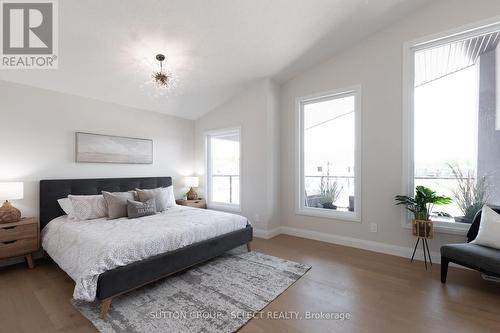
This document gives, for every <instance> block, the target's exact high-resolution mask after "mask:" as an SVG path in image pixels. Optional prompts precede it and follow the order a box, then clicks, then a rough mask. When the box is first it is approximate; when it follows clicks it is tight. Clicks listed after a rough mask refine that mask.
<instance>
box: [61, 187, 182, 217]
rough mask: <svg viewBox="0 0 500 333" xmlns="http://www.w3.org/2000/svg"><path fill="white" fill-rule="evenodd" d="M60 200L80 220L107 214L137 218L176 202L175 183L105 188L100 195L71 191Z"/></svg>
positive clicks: (70, 213) (172, 205)
mask: <svg viewBox="0 0 500 333" xmlns="http://www.w3.org/2000/svg"><path fill="white" fill-rule="evenodd" d="M57 202H58V203H59V205H60V206H61V208H62V209H63V211H64V212H65V213H66V214H67V215H68V217H69V218H70V219H71V220H77V221H83V220H92V219H98V218H104V217H107V218H108V219H110V220H112V219H117V218H121V217H128V218H137V217H141V216H148V215H154V214H156V212H163V211H165V210H167V209H168V208H171V207H174V206H175V205H176V203H175V196H174V188H173V186H168V187H159V188H155V189H136V190H135V191H128V192H107V191H102V194H98V195H69V196H68V197H67V198H62V199H59V200H57Z"/></svg>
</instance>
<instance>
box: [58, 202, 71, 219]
mask: <svg viewBox="0 0 500 333" xmlns="http://www.w3.org/2000/svg"><path fill="white" fill-rule="evenodd" d="M57 202H58V203H59V206H61V208H62V210H63V211H64V212H65V213H66V215H68V216H70V215H72V214H73V205H72V204H71V200H69V198H62V199H58V200H57Z"/></svg>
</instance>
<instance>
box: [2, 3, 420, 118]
mask: <svg viewBox="0 0 500 333" xmlns="http://www.w3.org/2000/svg"><path fill="white" fill-rule="evenodd" d="M429 2H430V0H376V1H375V0H146V1H137V0H106V1H102V0H64V1H59V68H58V69H56V70H0V79H2V80H6V81H13V82H16V83H21V84H26V85H31V86H36V87H41V88H45V89H50V90H55V91H59V92H63V93H69V94H74V95H79V96H84V97H90V98H94V99H98V100H102V101H107V102H112V103H116V104H121V105H126V106H131V107H136V108H140V109H145V110H151V111H156V112H162V113H166V114H171V115H175V116H179V117H184V118H189V119H195V118H197V117H200V116H201V115H203V114H205V113H206V112H209V111H210V110H212V109H213V108H214V107H216V106H217V105H219V104H221V103H223V102H224V101H225V100H227V99H228V98H230V97H231V96H233V95H234V94H236V93H238V92H239V91H241V90H243V89H244V88H245V87H246V86H247V85H248V84H249V83H250V82H253V81H254V80H256V79H259V78H263V77H272V78H274V79H275V80H277V81H278V82H284V81H286V80H287V79H289V78H291V77H293V76H294V75H296V74H297V73H299V72H300V71H302V70H304V69H306V68H308V67H310V66H311V65H313V64H315V63H317V62H320V61H323V60H326V59H327V58H329V57H331V56H332V55H333V54H335V53H336V52H338V51H339V50H341V49H342V48H345V47H347V46H349V45H351V44H354V43H356V42H358V41H360V40H361V39H363V38H364V37H366V36H368V35H370V34H372V33H374V32H375V31H377V30H379V29H381V28H382V27H384V26H386V25H389V24H390V23H392V22H393V21H395V20H397V19H400V18H401V17H403V16H405V15H407V14H408V13H410V12H411V11H413V10H416V9H417V8H419V7H420V6H423V5H425V4H427V3H429ZM157 53H164V54H165V55H166V56H167V68H168V69H169V71H171V72H173V73H174V74H175V76H176V86H175V87H174V88H173V89H171V90H170V91H168V92H167V93H164V94H163V95H159V94H158V92H157V90H156V88H155V87H154V85H152V84H151V73H152V71H153V70H155V69H157V62H156V61H155V59H154V57H155V55H156V54H157Z"/></svg>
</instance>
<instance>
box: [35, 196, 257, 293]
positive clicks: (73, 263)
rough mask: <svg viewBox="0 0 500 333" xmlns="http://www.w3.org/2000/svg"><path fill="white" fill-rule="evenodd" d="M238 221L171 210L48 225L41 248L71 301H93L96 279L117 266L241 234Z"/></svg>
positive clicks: (61, 219) (218, 214) (241, 225)
mask: <svg viewBox="0 0 500 333" xmlns="http://www.w3.org/2000/svg"><path fill="white" fill-rule="evenodd" d="M246 225H247V219H246V218H245V217H243V216H239V215H235V214H229V213H223V212H217V211H213V210H206V209H196V208H190V207H185V206H175V207H172V208H169V209H168V210H167V211H164V212H162V213H159V214H157V215H152V216H146V217H142V218H137V219H127V218H120V219H116V220H106V219H105V218H101V219H95V220H88V221H72V220H69V219H68V218H67V216H66V215H65V216H60V217H58V218H56V219H54V220H52V221H51V222H50V223H49V224H47V226H46V227H45V228H44V229H43V230H42V246H43V248H44V250H45V251H46V252H47V253H48V254H49V255H50V257H51V258H52V259H53V260H54V261H55V262H56V263H57V264H58V265H59V267H61V268H62V269H63V270H64V271H65V272H66V273H68V275H69V276H70V277H71V278H72V279H73V280H74V281H75V282H76V286H75V291H74V293H73V297H74V298H75V299H80V300H85V301H93V300H94V299H95V296H96V289H97V279H98V277H99V274H101V273H103V272H106V271H108V270H110V269H113V268H116V267H118V266H124V265H127V264H130V263H132V262H135V261H139V260H142V259H146V258H149V257H152V256H154V255H157V254H161V253H164V252H168V251H172V250H175V249H178V248H181V247H184V246H187V245H190V244H193V243H196V242H200V241H203V240H206V239H209V238H213V237H216V236H220V235H222V234H225V233H228V232H231V231H235V230H239V229H243V228H245V226H246Z"/></svg>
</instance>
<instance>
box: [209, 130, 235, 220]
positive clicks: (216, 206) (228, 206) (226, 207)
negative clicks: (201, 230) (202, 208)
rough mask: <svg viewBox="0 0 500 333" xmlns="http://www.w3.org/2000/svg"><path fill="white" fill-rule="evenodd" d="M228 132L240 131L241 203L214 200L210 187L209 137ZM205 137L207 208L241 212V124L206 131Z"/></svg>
mask: <svg viewBox="0 0 500 333" xmlns="http://www.w3.org/2000/svg"><path fill="white" fill-rule="evenodd" d="M228 132H238V135H239V137H240V141H239V145H240V176H239V178H240V186H239V188H240V191H239V192H240V193H239V195H240V203H239V204H228V203H223V202H213V201H212V198H211V196H210V187H211V186H212V180H211V179H210V175H211V170H210V167H211V166H210V160H209V156H210V145H209V142H208V139H209V137H210V136H216V135H222V134H226V133H228ZM204 139H205V177H204V178H205V198H206V201H207V208H209V209H215V210H222V211H229V212H235V213H241V202H242V184H243V182H242V179H243V178H242V173H243V172H242V165H243V163H242V156H243V152H242V144H241V142H242V136H241V126H236V127H228V128H221V129H216V130H210V131H206V132H205V133H204Z"/></svg>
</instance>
